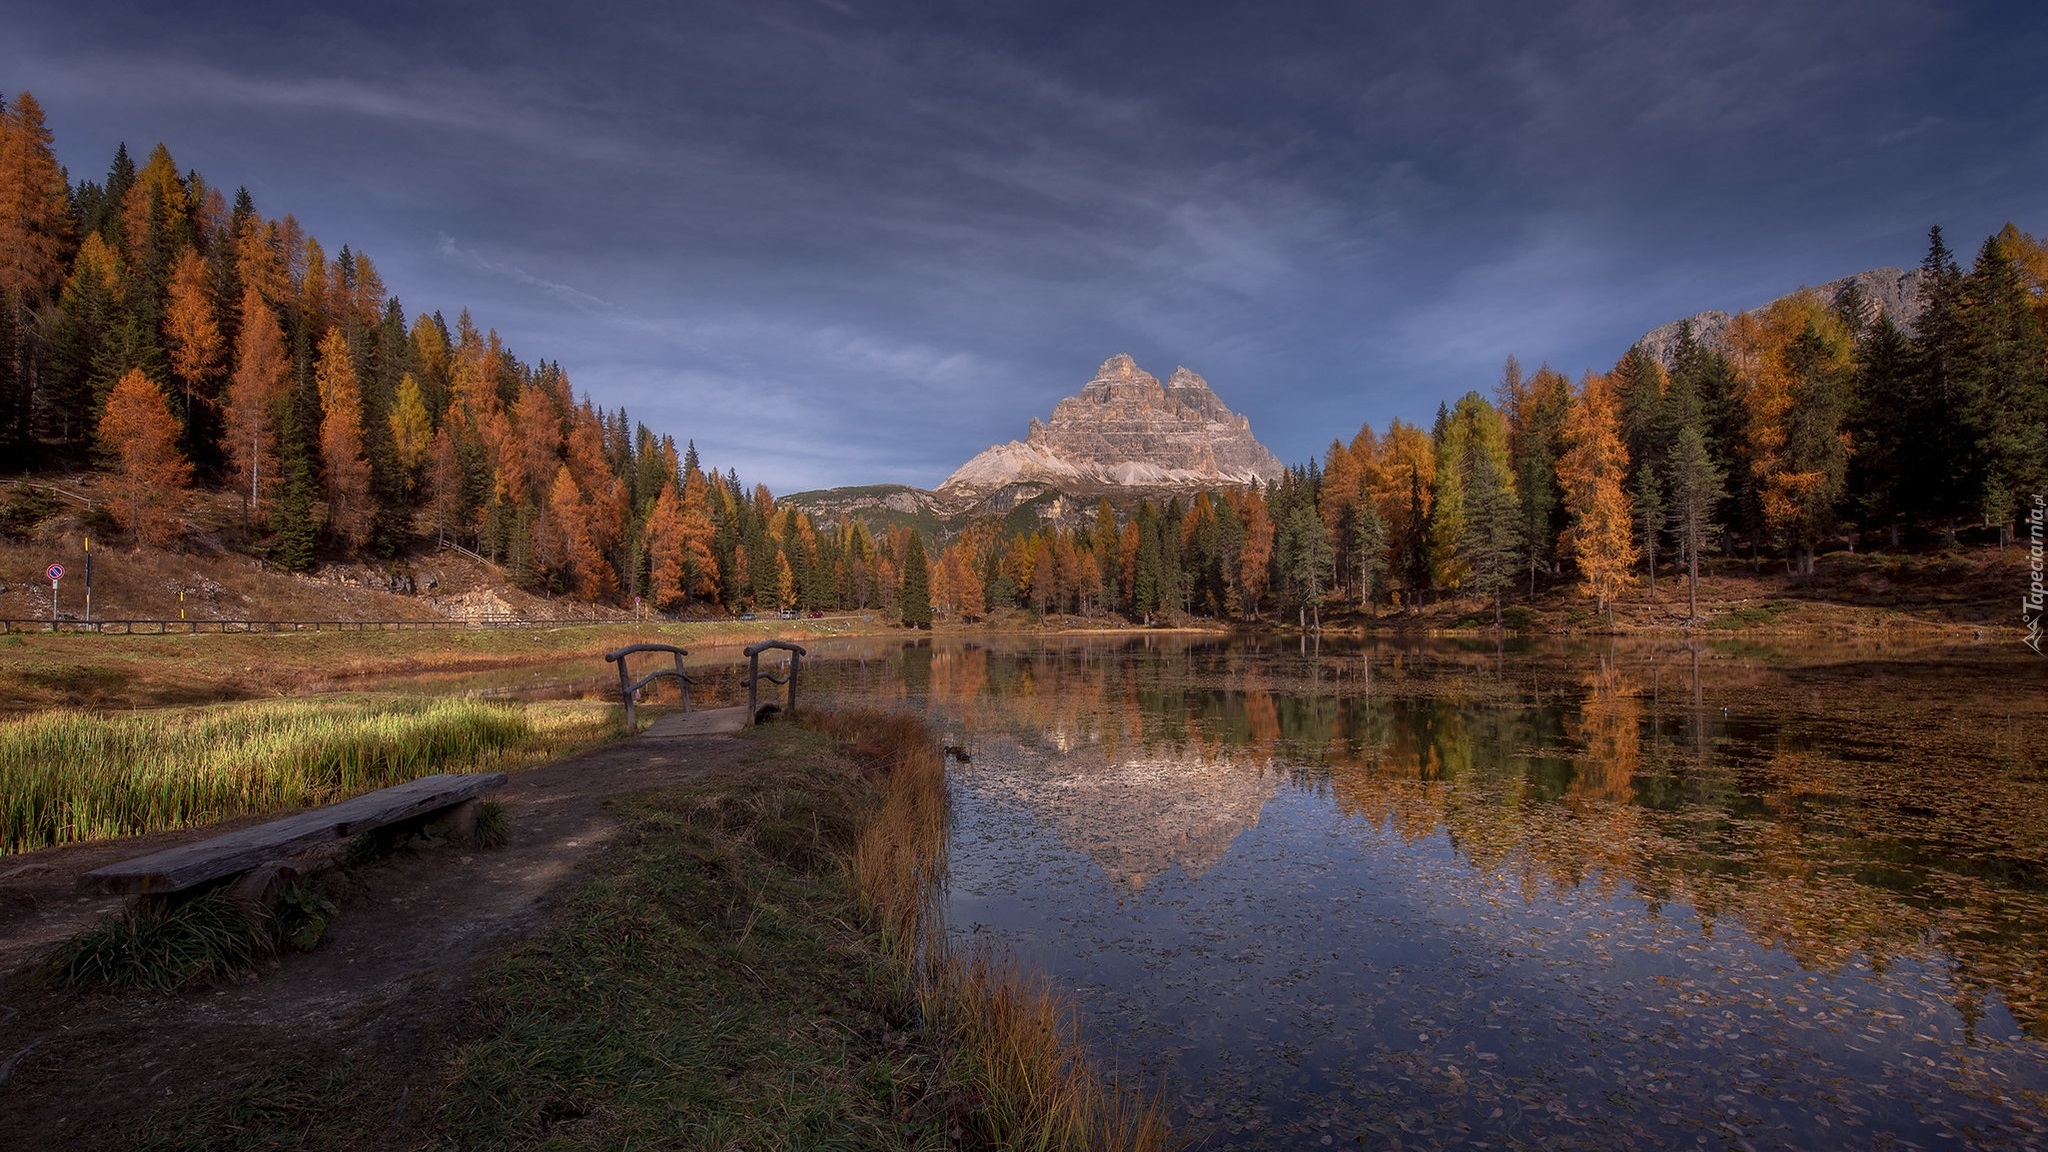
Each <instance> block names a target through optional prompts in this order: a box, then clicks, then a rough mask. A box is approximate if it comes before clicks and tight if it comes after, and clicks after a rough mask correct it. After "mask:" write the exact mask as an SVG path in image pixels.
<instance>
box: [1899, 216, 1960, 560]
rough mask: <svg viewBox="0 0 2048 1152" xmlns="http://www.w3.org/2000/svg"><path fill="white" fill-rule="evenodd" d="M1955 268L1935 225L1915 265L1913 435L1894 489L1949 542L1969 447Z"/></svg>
mask: <svg viewBox="0 0 2048 1152" xmlns="http://www.w3.org/2000/svg"><path fill="white" fill-rule="evenodd" d="M1962 279H1963V278H1962V270H1961V269H1960V268H1958V267H1957V266H1956V262H1955V258H1954V256H1952V255H1951V254H1950V252H1949V249H1948V245H1947V244H1945V243H1944V242H1943V241H1942V238H1941V228H1940V226H1939V225H1937V226H1935V227H1934V228H1931V229H1929V230H1928V233H1927V255H1926V256H1925V257H1924V258H1923V259H1922V260H1921V262H1920V294H1921V300H1922V301H1923V304H1922V308H1921V312H1920V316H1919V318H1918V319H1917V320H1916V321H1915V322H1914V332H1913V358H1914V360H1915V362H1916V363H1915V371H1914V372H1913V387H1912V393H1911V396H1910V398H1909V401H1908V404H1907V407H1906V411H1907V413H1908V415H1909V427H1910V428H1912V429H1913V433H1912V435H1911V436H1910V438H1909V439H1908V441H1907V443H1908V445H1909V446H1910V447H1909V451H1908V452H1907V453H1906V454H1905V457H1906V458H1905V461H1904V463H1905V465H1906V467H1905V470H1904V472H1905V474H1904V483H1903V484H1902V485H1901V487H1902V489H1903V490H1904V491H1905V492H1907V493H1910V494H1912V503H1913V505H1914V508H1913V511H1914V512H1916V513H1917V514H1919V515H1924V516H1931V517H1935V518H1938V519H1940V520H1942V521H1943V523H1944V525H1945V528H1944V536H1945V538H1946V539H1947V540H1949V541H1950V542H1951V543H1952V542H1953V541H1954V539H1955V517H1956V515H1957V513H1958V512H1960V511H1962V510H1963V509H1964V508H1966V507H1967V505H1968V504H1969V503H1970V497H1971V496H1972V495H1975V494H1976V493H1974V492H1972V491H1971V489H1972V487H1973V485H1972V484H1971V479H1972V478H1971V475H1970V463H1971V459H1970V448H1971V447H1972V445H1973V441H1974V439H1975V438H1974V437H1973V436H1972V435H1971V429H1970V427H1969V424H1968V420H1969V413H1968V411H1967V407H1968V406H1967V405H1965V404H1964V402H1963V395H1962V390H1961V389H1960V388H1959V387H1958V381H1957V378H1956V375H1957V371H1956V370H1957V367H1958V363H1957V361H1958V360H1959V358H1960V357H1961V355H1962V344H1963V333H1962V316H1961V311H1962Z"/></svg>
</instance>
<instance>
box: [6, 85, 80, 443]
mask: <svg viewBox="0 0 2048 1152" xmlns="http://www.w3.org/2000/svg"><path fill="white" fill-rule="evenodd" d="M66 193H67V189H66V187H65V181H64V172H63V169H61V168H60V167H58V165H57V157H56V153H55V152H54V151H53V149H52V137H51V135H50V130H49V128H48V127H46V126H45V125H44V123H43V109H42V106H41V105H40V104H38V103H36V98H35V97H34V96H31V95H29V94H28V93H27V92H23V93H22V94H21V95H19V96H17V97H15V100H14V103H13V105H12V106H11V107H9V106H6V105H5V104H0V311H4V313H5V315H4V329H5V333H6V334H7V335H8V336H9V338H8V339H6V340H5V341H4V343H0V356H5V357H6V360H7V362H6V364H5V365H0V385H7V386H6V387H0V443H15V444H18V443H21V442H23V441H25V440H26V438H27V436H28V431H29V425H30V419H31V412H32V410H33V409H34V408H35V407H36V406H37V404H38V401H37V399H36V394H37V392H38V389H39V384H40V379H39V377H40V372H39V371H38V367H37V364H36V362H35V357H34V355H33V352H32V341H31V340H30V338H29V329H30V321H31V317H32V316H33V314H34V312H35V309H36V307H37V306H38V305H39V304H41V303H42V301H43V298H44V297H45V296H47V295H48V294H49V293H50V291H51V290H52V289H54V288H55V287H56V286H57V285H58V283H59V282H60V281H62V280H63V278H64V272H65V263H66V261H67V260H68V259H69V258H70V257H69V248H70V241H71V211H70V200H69V197H68V196H67V195H66Z"/></svg>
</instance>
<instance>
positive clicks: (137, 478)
mask: <svg viewBox="0 0 2048 1152" xmlns="http://www.w3.org/2000/svg"><path fill="white" fill-rule="evenodd" d="M99 434H100V442H101V443H102V444H104V445H105V446H106V448H107V451H108V452H109V454H111V455H112V456H113V457H114V458H115V459H116V460H117V461H119V468H118V470H119V473H120V484H119V486H118V487H117V488H116V490H115V491H116V495H115V497H114V500H113V513H114V519H115V520H116V521H117V522H118V523H120V524H121V525H122V526H123V527H125V528H128V529H129V530H131V531H133V532H134V533H135V543H136V546H137V547H141V546H142V545H145V544H147V545H151V546H154V547H164V546H166V545H168V544H170V543H171V542H172V541H173V540H174V539H176V538H177V533H178V531H179V530H180V529H181V528H182V527H183V525H182V522H181V521H179V519H178V510H179V509H180V508H182V507H183V506H184V501H185V495H186V493H187V491H188V490H189V488H190V486H191V482H192V465H191V463H190V462H189V461H187V460H186V459H185V457H184V456H183V455H181V454H180V453H179V452H178V422H177V420H176V419H175V418H174V417H173V416H172V415H171V410H170V404H169V401H168V398H167V397H165V395H164V390H163V387H162V386H161V385H159V384H158V383H157V382H156V381H154V380H151V379H150V378H149V377H147V376H144V375H143V374H142V373H141V372H139V371H130V372H129V373H128V374H127V375H125V376H123V377H121V380H120V382H119V383H117V384H115V385H114V390H113V391H112V392H110V393H109V394H108V395H107V411H106V415H104V416H102V417H101V418H100V423H99Z"/></svg>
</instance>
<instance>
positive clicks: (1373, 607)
mask: <svg viewBox="0 0 2048 1152" xmlns="http://www.w3.org/2000/svg"><path fill="white" fill-rule="evenodd" d="M1356 541H1357V543H1356V546H1355V556H1356V559H1357V564H1358V606H1359V607H1360V608H1363V609H1365V610H1366V612H1367V613H1369V614H1371V615H1372V616H1374V617H1375V618H1377V616H1378V615H1379V608H1378V605H1377V604H1376V603H1375V596H1376V594H1377V593H1378V591H1379V589H1380V585H1381V584H1382V583H1384V582H1385V579H1386V574H1387V521H1386V519H1385V518H1384V517H1382V516H1381V515H1380V510H1379V507H1378V505H1376V504H1375V503H1374V502H1373V501H1372V500H1369V499H1368V500H1364V501H1362V502H1360V504H1359V510H1358V531H1357V536H1356Z"/></svg>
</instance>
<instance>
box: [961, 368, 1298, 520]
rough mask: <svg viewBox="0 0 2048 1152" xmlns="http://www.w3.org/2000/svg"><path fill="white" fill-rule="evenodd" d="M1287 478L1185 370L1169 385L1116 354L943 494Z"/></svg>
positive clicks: (1240, 421) (1245, 424) (1244, 424)
mask: <svg viewBox="0 0 2048 1152" xmlns="http://www.w3.org/2000/svg"><path fill="white" fill-rule="evenodd" d="M1284 471H1285V468H1284V467H1283V466H1282V465H1281V463H1280V461H1279V460H1278V459H1277V458H1276V457H1275V456H1274V455H1273V454H1272V453H1271V452H1269V451H1267V450H1266V447H1265V445H1263V444H1260V443H1259V442H1258V440H1257V439H1256V438H1254V437H1253V436H1252V431H1251V421H1249V420H1247V419H1245V418H1244V417H1243V416H1240V415H1238V414H1237V413H1235V412H1232V411H1231V410H1230V409H1229V408H1228V407H1227V406H1225V405H1224V403H1223V401H1222V399H1221V398H1220V397H1218V396H1217V395H1216V393H1215V390H1214V389H1212V388H1210V387H1209V382H1208V381H1206V380H1204V379H1202V378H1201V377H1200V376H1197V375H1196V374H1195V373H1193V372H1191V371H1189V370H1188V369H1187V368H1185V367H1180V368H1176V369H1175V370H1174V373H1173V375H1172V377H1170V378H1169V379H1168V381H1167V382H1166V384H1164V385H1162V384H1160V383H1159V380H1158V378H1157V377H1155V376H1153V375H1152V374H1151V373H1149V372H1146V371H1145V370H1144V369H1142V368H1140V367H1138V364H1137V361H1135V360H1133V359H1132V358H1131V357H1130V356H1129V355H1127V354H1124V353H1118V354H1117V355H1115V356H1112V357H1110V358H1109V359H1107V360H1105V361H1103V362H1102V367H1100V368H1098V369H1096V372H1095V376H1094V378H1093V379H1091V380H1089V381H1088V383H1087V384H1086V385H1084V386H1083V387H1082V388H1081V391H1080V392H1079V393H1078V394H1076V395H1073V396H1069V397H1067V398H1066V399H1064V400H1061V401H1060V402H1059V404H1058V405H1056V406H1055V407H1054V408H1053V411H1052V418H1051V419H1050V420H1047V421H1040V420H1037V419H1035V418H1034V419H1033V420H1032V421H1031V424H1030V427H1029V430H1028V431H1027V433H1026V435H1025V438H1024V439H1023V440H1022V441H1016V440H1012V441H1011V442H1010V443H1008V444H1004V445H999V446H997V447H994V448H990V449H988V450H987V451H984V452H982V453H980V454H979V455H977V456H975V457H974V459H972V460H969V461H968V462H967V463H965V464H963V465H961V466H960V468H959V469H958V470H956V471H955V472H954V473H953V474H952V475H951V476H948V477H947V478H946V482H945V483H944V484H941V485H940V486H939V488H940V490H941V491H951V492H964V493H986V492H992V491H994V490H996V489H999V488H1002V487H1005V486H1007V485H1010V484H1015V483H1019V482H1040V483H1048V484H1053V485H1057V486H1060V487H1063V488H1069V489H1073V488H1081V489H1093V488H1197V487H1214V486H1217V485H1227V484H1249V483H1252V482H1253V481H1271V480H1275V479H1278V478H1279V476H1280V475H1281V474H1282V473H1283V472H1284Z"/></svg>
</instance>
